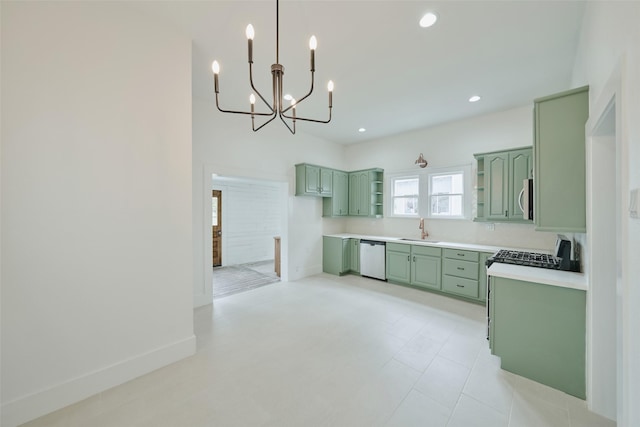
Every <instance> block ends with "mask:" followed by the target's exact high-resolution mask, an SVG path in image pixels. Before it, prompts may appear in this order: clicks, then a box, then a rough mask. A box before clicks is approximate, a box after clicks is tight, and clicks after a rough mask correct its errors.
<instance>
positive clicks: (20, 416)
mask: <svg viewBox="0 0 640 427" xmlns="http://www.w3.org/2000/svg"><path fill="white" fill-rule="evenodd" d="M25 339H28V338H25ZM195 352H196V337H195V335H191V336H190V337H187V338H185V339H182V340H179V341H176V342H174V343H173V344H169V345H166V346H163V347H160V348H157V349H155V350H152V351H149V352H147V353H143V354H140V355H138V356H135V357H132V358H129V359H126V360H123V361H121V362H119V363H116V364H114V365H110V366H106V367H104V368H102V369H99V370H97V371H93V372H89V373H87V374H85V375H81V376H79V377H76V378H73V379H71V380H69V381H65V382H63V383H60V384H58V385H55V386H53V387H50V388H47V389H45V390H41V391H38V392H35V393H32V394H29V395H26V396H23V397H20V398H18V399H15V400H12V401H10V402H6V403H4V404H3V405H2V426H3V427H15V426H17V425H19V424H23V423H26V422H28V421H31V420H33V419H36V418H38V417H41V416H43V415H46V414H48V413H50V412H53V411H56V410H58V409H61V408H64V407H65V406H68V405H71V404H73V403H76V402H79V401H81V400H83V399H86V398H88V397H90V396H93V395H94V394H96V393H100V392H102V391H104V390H107V389H110V388H112V387H115V386H117V385H120V384H123V383H125V382H127V381H130V380H132V379H134V378H137V377H139V376H142V375H145V374H147V373H149V372H152V371H155V370H156V369H159V368H162V367H163V366H167V365H169V364H171V363H174V362H177V361H179V360H181V359H184V358H185V357H189V356H191V355H193V354H195Z"/></svg>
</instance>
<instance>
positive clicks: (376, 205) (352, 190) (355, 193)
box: [349, 168, 384, 218]
mask: <svg viewBox="0 0 640 427" xmlns="http://www.w3.org/2000/svg"><path fill="white" fill-rule="evenodd" d="M383 173H384V171H383V170H382V169H377V168H376V169H367V170H361V171H355V172H349V216H366V217H374V218H381V217H382V215H383V198H382V196H383V186H384V183H383V181H384V179H383Z"/></svg>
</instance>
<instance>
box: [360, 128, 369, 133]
mask: <svg viewBox="0 0 640 427" xmlns="http://www.w3.org/2000/svg"><path fill="white" fill-rule="evenodd" d="M366 131H367V130H366V129H365V128H360V129H358V132H360V133H362V132H366Z"/></svg>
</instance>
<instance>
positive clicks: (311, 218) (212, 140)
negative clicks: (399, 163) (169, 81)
mask: <svg viewBox="0 0 640 427" xmlns="http://www.w3.org/2000/svg"><path fill="white" fill-rule="evenodd" d="M212 84H213V83H212ZM238 96H244V95H238ZM305 126H323V125H320V124H299V126H298V133H297V134H296V135H291V134H290V133H289V131H288V130H287V129H286V128H285V127H284V125H283V124H282V123H280V122H279V121H274V122H272V123H270V124H268V125H267V126H266V127H265V128H263V129H262V130H260V131H259V132H255V133H254V132H253V131H252V130H251V120H250V119H249V118H248V117H245V116H240V115H235V114H224V113H221V112H219V111H218V110H217V109H216V108H215V99H214V97H213V96H212V97H211V99H201V98H197V97H194V98H193V227H194V228H193V236H194V242H193V244H194V249H193V250H194V254H195V256H194V270H195V281H194V283H195V284H194V286H195V287H194V304H195V305H196V306H199V305H204V304H210V303H211V301H212V300H213V296H212V286H211V280H212V279H211V267H210V265H211V261H210V260H211V237H210V234H211V231H210V230H211V226H210V218H211V203H210V202H209V199H210V197H211V192H210V182H211V174H212V173H216V174H218V175H221V176H233V177H243V178H250V179H268V180H272V181H279V182H286V183H288V197H287V200H286V201H283V204H284V205H286V215H287V227H286V229H285V230H283V232H282V258H283V263H282V269H283V272H282V279H283V280H296V279H299V278H301V277H305V276H308V275H311V274H317V273H320V272H321V271H322V234H323V233H333V232H340V231H344V223H343V221H341V220H338V221H333V220H327V219H323V218H322V201H321V199H320V198H317V197H295V196H294V194H295V167H294V165H295V164H296V163H315V164H318V165H322V166H327V167H334V168H337V169H343V168H344V167H345V163H344V147H343V146H342V145H339V144H336V143H333V142H329V141H324V140H320V139H318V138H314V137H312V136H309V135H305V134H304V133H303V132H302V131H301V129H302V130H303V129H304V127H305Z"/></svg>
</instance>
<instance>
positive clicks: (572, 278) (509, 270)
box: [487, 262, 588, 291]
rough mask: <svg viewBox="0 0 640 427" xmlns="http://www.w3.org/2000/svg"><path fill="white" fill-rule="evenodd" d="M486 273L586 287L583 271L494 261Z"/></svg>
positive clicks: (558, 284)
mask: <svg viewBox="0 0 640 427" xmlns="http://www.w3.org/2000/svg"><path fill="white" fill-rule="evenodd" d="M487 274H488V275H489V276H494V277H504V278H506V279H515V280H522V281H525V282H534V283H542V284H544V285H551V286H559V287H562V288H570V289H577V290H581V291H586V290H587V287H588V286H587V277H586V276H585V275H584V273H574V272H571V271H560V270H550V269H547V268H537V267H526V266H523V265H513V264H502V263H498V262H494V263H493V264H492V265H491V267H489V269H488V270H487Z"/></svg>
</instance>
